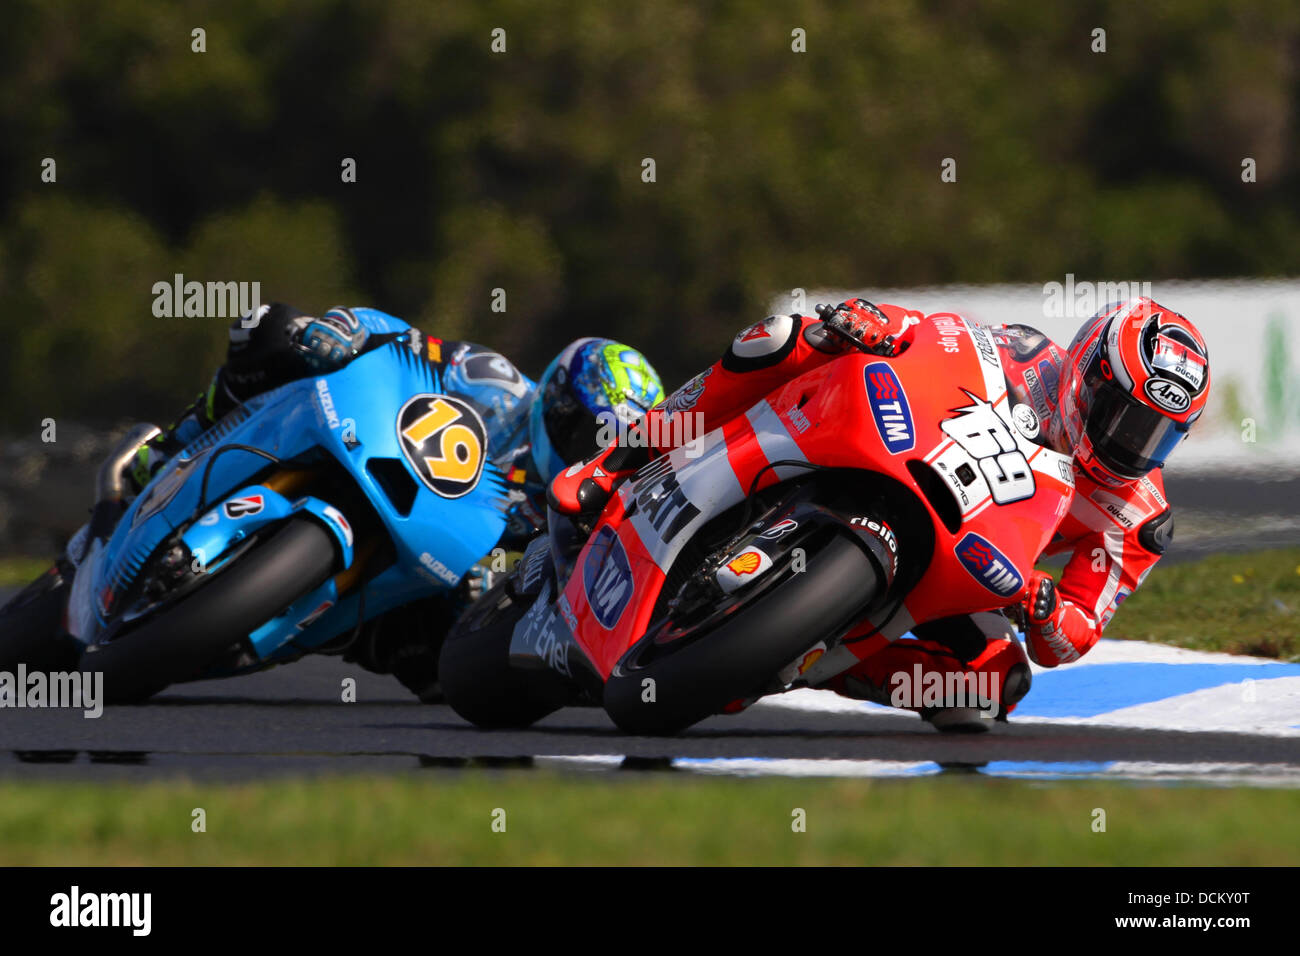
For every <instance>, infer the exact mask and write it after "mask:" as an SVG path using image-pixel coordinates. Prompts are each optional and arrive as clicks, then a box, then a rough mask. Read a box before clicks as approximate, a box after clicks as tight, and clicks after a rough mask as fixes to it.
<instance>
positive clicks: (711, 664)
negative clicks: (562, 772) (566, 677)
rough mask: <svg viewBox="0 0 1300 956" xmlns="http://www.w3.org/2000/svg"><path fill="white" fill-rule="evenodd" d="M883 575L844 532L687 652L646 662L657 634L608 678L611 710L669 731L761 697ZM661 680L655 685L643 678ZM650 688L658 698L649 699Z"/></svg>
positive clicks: (628, 724) (625, 724)
mask: <svg viewBox="0 0 1300 956" xmlns="http://www.w3.org/2000/svg"><path fill="white" fill-rule="evenodd" d="M878 587H879V576H878V573H877V571H876V568H875V565H874V564H873V563H872V561H871V559H870V558H869V557H867V555H866V553H865V552H864V551H863V550H862V549H861V548H859V547H858V546H857V545H856V544H854V543H853V542H852V541H851V540H849V539H848V538H846V537H843V536H842V535H836V536H834V537H833V538H831V539H830V540H829V541H828V542H827V543H826V544H825V545H824V546H823V547H821V548H820V549H819V550H817V551H816V552H812V553H809V554H808V558H807V566H806V569H805V570H804V571H803V572H801V573H798V574H792V575H791V576H790V577H789V578H788V579H787V580H785V581H784V582H781V583H778V584H777V585H776V586H775V587H774V588H773V589H772V590H770V591H769V592H767V593H766V594H762V595H759V596H758V597H756V598H755V599H754V600H753V601H751V602H750V603H749V604H747V605H744V606H742V607H741V608H740V609H739V610H737V611H736V612H735V613H733V614H730V615H728V616H727V617H726V618H724V619H723V622H722V623H721V624H718V625H714V626H713V630H712V631H711V632H709V633H706V634H703V635H700V636H699V637H692V638H690V643H689V644H687V645H685V646H683V647H682V648H681V649H680V650H676V651H673V652H672V653H669V654H666V655H661V656H657V657H654V658H652V659H650V660H649V661H648V663H644V664H642V663H640V662H639V661H638V658H639V657H640V656H641V655H639V654H638V651H640V650H644V648H643V647H642V645H643V644H644V643H645V642H646V641H647V640H653V638H654V635H655V633H656V632H655V631H651V632H650V634H648V635H647V636H646V637H643V638H642V639H641V640H640V641H638V642H637V643H636V644H635V645H633V646H632V647H631V648H630V649H629V650H628V652H627V653H626V654H624V655H623V657H622V659H621V660H620V661H619V663H618V665H617V666H615V668H614V670H613V671H612V672H611V673H610V676H609V679H608V680H607V681H606V682H605V710H606V712H608V714H609V716H610V717H611V718H612V719H613V721H614V723H616V724H617V725H618V726H619V727H620V728H621V729H622V730H624V731H626V732H627V733H630V734H645V735H654V736H666V735H671V734H676V733H678V732H680V731H682V730H684V729H685V728H687V727H689V726H691V725H692V724H694V723H697V722H699V721H701V720H703V719H704V718H706V717H709V716H712V715H713V714H717V713H719V712H720V711H721V710H722V709H723V708H724V707H726V706H727V705H728V704H730V703H731V702H732V701H736V700H742V699H745V698H749V697H753V696H755V695H758V694H761V693H763V692H764V690H766V689H767V688H768V686H769V684H770V682H771V681H772V679H773V678H774V677H775V676H776V675H777V673H778V672H779V671H780V670H781V669H782V668H783V667H785V666H786V665H788V664H789V663H790V662H791V661H793V660H795V659H796V658H797V657H798V656H799V654H800V653H802V652H804V651H807V650H808V649H809V648H810V647H812V646H813V645H814V644H816V643H817V641H819V640H823V639H825V638H827V637H832V636H834V635H835V633H836V630H837V629H838V628H841V627H844V626H846V625H848V624H849V623H851V622H852V621H854V620H856V619H857V618H859V617H861V615H862V613H863V612H864V611H865V610H866V608H867V606H868V605H869V604H870V603H871V601H872V600H874V598H875V597H876V593H877V589H878ZM646 680H653V681H654V684H653V685H646V684H644V683H643V682H644V681H646ZM648 687H653V688H654V694H653V698H654V699H653V700H644V699H643V694H644V693H645V690H646V689H647V688H648Z"/></svg>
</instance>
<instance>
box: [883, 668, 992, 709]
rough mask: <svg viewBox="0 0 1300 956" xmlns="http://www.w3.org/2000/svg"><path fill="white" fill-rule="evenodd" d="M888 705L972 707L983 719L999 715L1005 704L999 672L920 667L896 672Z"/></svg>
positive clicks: (891, 683) (891, 677) (917, 707)
mask: <svg viewBox="0 0 1300 956" xmlns="http://www.w3.org/2000/svg"><path fill="white" fill-rule="evenodd" d="M889 685H890V688H891V690H890V693H889V703H890V704H891V705H892V706H894V707H904V708H909V709H917V710H919V709H921V708H928V707H970V708H972V709H974V710H978V711H981V716H983V717H987V718H990V719H991V718H993V717H996V716H997V715H998V709H999V701H1001V700H1002V690H1001V685H1002V681H1001V676H1000V675H999V674H997V673H996V672H989V671H980V672H978V673H975V672H972V671H947V672H944V673H940V672H939V671H925V672H924V673H922V668H921V665H920V664H919V663H916V664H913V665H912V671H911V673H908V672H907V671H895V672H894V673H893V674H891V675H890V677H889Z"/></svg>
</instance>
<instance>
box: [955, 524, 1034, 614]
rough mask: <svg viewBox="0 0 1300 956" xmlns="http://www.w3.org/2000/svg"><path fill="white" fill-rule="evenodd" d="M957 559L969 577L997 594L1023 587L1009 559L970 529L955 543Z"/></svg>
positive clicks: (1017, 572) (1013, 591) (1014, 593)
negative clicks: (968, 573)
mask: <svg viewBox="0 0 1300 956" xmlns="http://www.w3.org/2000/svg"><path fill="white" fill-rule="evenodd" d="M957 560H958V561H960V562H961V566H962V567H963V568H965V569H966V570H967V571H969V572H970V574H971V577H973V578H974V579H975V580H976V581H978V582H979V583H980V584H982V585H984V586H985V587H986V588H988V589H989V590H990V591H992V592H993V593H994V594H996V595H998V596H999V597H1004V598H1009V597H1013V596H1014V595H1016V594H1017V593H1019V591H1020V589H1021V588H1022V587H1024V586H1025V579H1024V578H1022V577H1021V576H1020V572H1019V571H1017V570H1016V566H1015V565H1014V564H1012V563H1011V559H1010V558H1008V557H1007V556H1006V555H1005V554H1003V553H1002V552H1001V551H999V550H998V549H997V548H995V547H994V546H993V545H992V544H991V543H990V542H988V541H986V540H985V539H984V538H982V537H980V536H979V535H977V534H976V533H975V532H973V531H971V532H968V533H967V534H966V536H965V537H964V538H962V539H961V540H960V541H958V542H957Z"/></svg>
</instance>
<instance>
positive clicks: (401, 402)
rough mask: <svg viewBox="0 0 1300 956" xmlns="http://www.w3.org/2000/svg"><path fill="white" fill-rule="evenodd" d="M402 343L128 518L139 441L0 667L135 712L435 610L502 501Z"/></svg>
mask: <svg viewBox="0 0 1300 956" xmlns="http://www.w3.org/2000/svg"><path fill="white" fill-rule="evenodd" d="M414 342H415V345H414V346H413V345H412V342H411V339H410V338H409V337H408V336H406V335H403V336H399V337H396V338H394V339H393V340H391V341H389V342H387V343H385V344H383V345H380V346H379V347H377V348H374V349H372V350H371V351H368V352H365V353H363V354H362V355H360V356H358V357H357V358H356V359H354V360H353V361H352V362H351V363H349V364H348V365H347V366H346V367H344V368H343V369H341V370H339V371H336V372H333V373H330V374H327V375H321V376H319V377H315V378H308V379H303V380H300V381H296V382H292V383H290V384H288V385H284V386H282V387H280V388H278V389H275V390H273V391H270V392H267V393H264V394H262V395H260V396H258V397H256V398H253V399H251V400H250V401H248V402H247V403H245V404H244V405H241V406H240V407H238V408H236V409H235V410H234V411H232V412H231V413H230V414H229V415H227V416H226V417H225V418H223V419H222V420H221V421H219V422H218V423H217V424H216V425H214V426H213V427H212V428H210V429H209V430H208V431H206V432H205V433H204V434H203V435H201V436H200V437H199V438H198V439H197V440H196V441H194V442H193V443H192V444H191V445H189V446H188V447H187V448H185V449H184V450H183V451H181V452H180V453H179V454H177V455H176V456H175V457H174V458H172V459H171V460H170V461H169V462H168V463H167V464H166V465H165V466H164V467H163V468H162V470H161V471H160V472H159V473H158V474H157V475H156V476H155V477H154V479H153V480H152V481H151V482H150V483H149V485H148V486H147V487H146V488H145V489H144V490H143V491H142V492H141V493H140V494H139V495H138V496H137V497H136V498H135V499H134V500H132V501H131V502H130V504H129V505H125V504H123V502H122V495H121V493H120V492H121V489H120V488H117V487H115V486H114V478H115V476H116V475H118V474H119V473H120V471H119V469H120V465H121V461H120V460H117V459H123V458H124V457H129V455H130V454H131V452H132V451H133V450H134V448H136V447H138V446H139V444H140V442H141V440H143V439H144V438H146V437H147V434H150V433H152V429H151V428H150V427H148V426H141V427H142V428H150V430H149V431H148V432H143V431H142V432H137V433H135V434H132V435H129V436H128V437H127V439H126V440H124V442H123V445H122V446H121V449H120V452H119V455H118V456H117V459H115V458H113V457H110V459H109V461H107V462H106V463H105V466H104V469H103V470H101V474H100V488H99V493H98V497H99V502H98V504H97V505H96V507H95V510H94V512H93V513H92V518H91V522H90V525H89V529H88V542H87V543H86V544H85V549H84V557H82V558H81V560H80V561H79V563H78V564H77V565H76V566H75V569H74V568H73V567H72V566H71V565H70V564H68V563H67V562H66V561H63V562H60V563H58V564H56V565H55V567H54V568H52V569H51V570H50V572H48V573H47V575H46V576H44V577H43V578H42V579H41V580H40V581H37V582H35V583H34V584H32V585H30V586H29V587H28V588H27V589H26V590H25V591H24V592H22V593H21V594H19V595H18V596H17V597H16V598H15V599H14V600H13V601H11V602H9V604H8V605H6V607H5V608H4V609H3V611H0V664H4V663H5V662H6V661H8V662H13V661H20V660H21V661H24V662H26V663H28V666H29V667H31V666H41V663H42V661H44V663H45V664H46V666H48V665H50V664H52V663H54V662H55V660H56V659H60V660H65V661H67V660H75V661H76V662H77V663H76V665H75V666H79V667H80V668H81V669H82V670H83V671H95V672H101V673H102V674H103V675H104V695H105V698H106V699H107V700H109V701H110V702H112V701H116V702H130V701H139V700H142V699H144V698H147V697H149V696H150V695H152V694H154V693H157V692H158V691H159V690H161V689H163V688H164V687H166V686H168V685H169V684H172V683H176V682H179V681H185V680H193V679H197V678H202V677H215V676H225V675H233V674H238V673H243V672H246V671H251V670H257V669H260V668H263V667H266V666H268V665H271V664H276V663H282V662H284V661H287V660H292V659H294V658H296V657H299V656H301V655H302V654H304V653H309V652H312V651H315V650H319V649H322V648H324V647H326V646H327V645H330V643H331V642H334V641H336V640H338V639H340V638H342V639H346V638H347V636H348V634H349V633H352V632H355V631H356V630H357V629H359V628H360V627H361V625H362V624H363V623H364V622H365V621H367V620H370V619H372V618H374V617H376V616H378V615H380V614H382V613H384V612H385V611H388V610H390V609H392V608H395V607H398V606H401V605H404V604H407V603H409V602H412V601H415V600H418V599H422V598H427V597H430V596H435V595H444V596H446V595H450V593H451V592H452V591H453V590H454V589H455V588H456V587H457V585H458V583H459V582H460V580H461V578H462V577H463V576H464V575H465V573H466V572H467V571H469V570H470V568H471V567H473V566H474V565H475V564H476V563H477V562H478V561H479V559H480V558H482V557H483V556H484V555H486V554H487V553H488V552H490V551H491V549H492V548H493V546H494V545H495V544H496V543H497V541H498V539H499V538H500V537H501V535H502V532H503V531H504V530H505V527H506V520H507V511H508V509H509V506H510V498H509V493H508V491H507V486H506V481H505V478H504V476H503V475H502V473H501V471H500V470H499V469H498V468H497V467H496V466H495V465H494V464H493V463H492V461H491V444H492V439H493V438H494V437H495V436H493V435H491V434H489V429H488V428H487V426H485V424H484V420H483V417H482V416H481V415H480V414H479V413H478V411H476V410H475V407H474V406H473V405H472V404H471V403H470V402H468V401H466V400H465V399H464V398H462V397H458V396H456V395H452V394H447V393H446V392H445V391H444V383H443V382H442V381H441V375H440V373H439V371H438V369H437V368H435V367H434V366H432V365H430V364H429V363H427V362H426V361H424V360H423V359H422V358H421V357H420V356H419V355H418V354H417V352H415V351H413V348H414V347H416V346H418V345H419V339H418V337H417V338H415V340H414ZM495 424H496V422H494V425H495ZM119 484H120V481H119ZM51 625H53V626H52V627H51ZM51 630H53V631H57V632H59V637H58V638H57V640H51V639H50V638H49V637H48V634H49V633H50V631H51ZM41 642H44V643H41Z"/></svg>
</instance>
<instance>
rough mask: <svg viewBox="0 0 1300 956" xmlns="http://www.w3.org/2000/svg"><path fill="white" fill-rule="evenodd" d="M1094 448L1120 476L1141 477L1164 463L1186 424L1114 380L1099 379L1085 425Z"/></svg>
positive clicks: (1101, 458) (1182, 434) (1103, 462)
mask: <svg viewBox="0 0 1300 956" xmlns="http://www.w3.org/2000/svg"><path fill="white" fill-rule="evenodd" d="M1086 430H1087V432H1088V438H1089V439H1090V440H1091V441H1092V448H1093V451H1094V452H1095V453H1096V455H1097V458H1098V459H1099V460H1100V461H1101V463H1102V464H1103V465H1105V466H1106V467H1107V468H1109V469H1110V470H1111V471H1113V472H1114V473H1115V474H1116V475H1119V476H1120V477H1121V478H1141V477H1142V476H1143V475H1145V474H1146V473H1147V472H1149V471H1151V470H1152V469H1153V468H1160V467H1161V466H1163V465H1164V463H1165V459H1166V458H1168V457H1169V453H1170V452H1171V451H1173V450H1174V448H1176V447H1177V446H1178V443H1179V442H1180V441H1182V440H1183V437H1184V436H1185V435H1186V434H1187V426H1186V425H1182V424H1179V423H1178V422H1176V421H1174V420H1173V419H1172V418H1166V417H1165V416H1164V415H1161V414H1160V413H1159V412H1157V411H1156V410H1155V409H1153V408H1148V407H1147V406H1146V405H1142V404H1140V403H1139V402H1137V401H1135V400H1134V399H1133V398H1131V397H1130V396H1129V395H1128V394H1126V393H1125V392H1124V390H1123V389H1122V388H1120V387H1119V386H1118V385H1116V384H1115V383H1114V382H1107V381H1104V380H1103V381H1100V382H1099V383H1098V387H1097V390H1096V393H1095V394H1094V395H1093V400H1092V408H1090V409H1089V410H1088V423H1087V426H1086Z"/></svg>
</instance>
